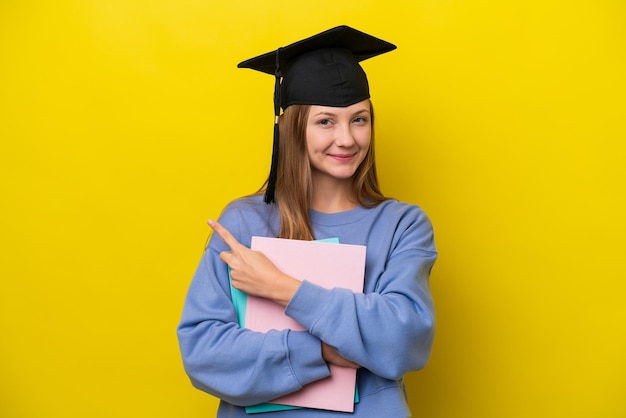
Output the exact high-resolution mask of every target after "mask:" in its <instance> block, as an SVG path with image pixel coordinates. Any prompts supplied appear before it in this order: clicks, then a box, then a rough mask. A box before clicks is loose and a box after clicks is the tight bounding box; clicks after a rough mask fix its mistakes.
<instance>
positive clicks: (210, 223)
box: [207, 219, 215, 228]
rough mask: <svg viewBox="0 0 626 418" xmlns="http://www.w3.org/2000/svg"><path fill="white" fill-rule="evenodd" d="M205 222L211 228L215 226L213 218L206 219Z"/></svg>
mask: <svg viewBox="0 0 626 418" xmlns="http://www.w3.org/2000/svg"><path fill="white" fill-rule="evenodd" d="M207 223H208V224H209V226H210V227H211V228H213V227H214V226H215V221H214V220H213V219H209V220H208V221H207Z"/></svg>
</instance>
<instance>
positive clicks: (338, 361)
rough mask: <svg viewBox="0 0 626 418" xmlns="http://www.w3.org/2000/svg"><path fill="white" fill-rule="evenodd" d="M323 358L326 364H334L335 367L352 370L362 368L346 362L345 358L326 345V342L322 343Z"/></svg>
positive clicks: (348, 361) (351, 362)
mask: <svg viewBox="0 0 626 418" xmlns="http://www.w3.org/2000/svg"><path fill="white" fill-rule="evenodd" d="M322 357H323V358H324V360H325V361H326V363H330V364H334V365H335V366H340V367H350V368H352V369H359V368H361V366H359V365H358V364H356V363H355V362H353V361H350V360H346V359H345V358H343V357H341V356H340V355H339V354H338V353H337V352H336V351H335V349H334V348H332V347H331V346H329V345H328V344H326V343H325V342H324V341H322Z"/></svg>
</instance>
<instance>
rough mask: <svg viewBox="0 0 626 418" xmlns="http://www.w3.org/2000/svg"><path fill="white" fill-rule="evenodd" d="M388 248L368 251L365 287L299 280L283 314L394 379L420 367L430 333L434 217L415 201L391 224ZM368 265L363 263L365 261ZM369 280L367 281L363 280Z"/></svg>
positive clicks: (429, 344) (425, 357)
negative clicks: (352, 288) (351, 288)
mask: <svg viewBox="0 0 626 418" xmlns="http://www.w3.org/2000/svg"><path fill="white" fill-rule="evenodd" d="M388 231H389V233H388V238H389V239H388V240H387V238H386V237H385V236H380V237H377V239H378V241H384V242H386V243H387V244H386V245H388V246H389V248H388V252H387V253H384V252H381V251H370V249H369V248H368V253H367V254H368V255H367V256H368V258H370V257H373V258H374V260H369V261H368V266H370V267H371V268H370V269H369V271H366V282H367V281H368V280H370V281H373V282H374V284H373V285H372V286H369V287H370V289H369V291H367V292H366V293H364V294H359V293H353V292H351V291H349V290H347V289H341V288H335V289H324V288H322V287H320V286H317V285H315V284H312V283H310V282H306V281H305V282H303V283H302V285H301V286H300V287H299V289H298V291H297V292H296V294H295V296H294V297H293V298H292V300H291V301H290V303H289V305H288V306H287V308H286V311H285V312H286V314H287V315H289V316H291V317H292V318H293V319H295V320H296V321H298V322H299V323H301V324H302V325H303V326H304V327H306V328H307V329H308V330H309V332H310V333H311V334H313V335H314V336H316V337H318V338H319V339H320V340H322V341H324V342H326V343H327V344H329V345H331V346H332V347H334V348H335V349H336V350H337V352H338V353H339V354H340V355H342V356H343V357H345V358H347V359H349V360H351V361H354V362H356V363H358V364H360V365H361V366H363V367H365V368H366V369H368V370H370V371H371V372H373V373H374V374H376V375H378V376H381V377H383V378H386V379H392V380H397V379H400V378H402V376H403V375H404V374H405V373H407V372H409V371H412V370H417V369H420V368H422V367H424V366H425V365H426V363H427V361H428V358H429V356H430V351H431V347H432V342H433V337H434V325H435V314H434V306H433V300H432V296H431V292H430V285H429V276H430V271H431V269H432V266H433V265H434V263H435V260H436V258H437V253H436V251H435V247H434V240H433V230H432V225H431V223H430V221H429V219H428V218H427V217H426V215H425V214H424V213H423V212H422V211H421V210H420V209H419V208H416V209H414V210H412V211H410V213H408V214H406V215H404V216H403V217H402V219H400V220H399V222H398V223H397V225H396V226H395V228H388ZM366 270H367V268H366ZM366 287H367V284H366Z"/></svg>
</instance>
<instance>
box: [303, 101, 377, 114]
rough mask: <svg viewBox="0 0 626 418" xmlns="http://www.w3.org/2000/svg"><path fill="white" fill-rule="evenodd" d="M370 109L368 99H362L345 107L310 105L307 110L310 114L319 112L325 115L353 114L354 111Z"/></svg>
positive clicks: (359, 111) (367, 110)
mask: <svg viewBox="0 0 626 418" xmlns="http://www.w3.org/2000/svg"><path fill="white" fill-rule="evenodd" d="M369 111H370V101H369V100H368V99H366V100H363V101H361V102H358V103H355V104H353V105H350V106H346V107H335V106H319V105H311V110H310V111H309V115H310V116H315V115H319V114H326V115H353V114H355V113H361V112H369Z"/></svg>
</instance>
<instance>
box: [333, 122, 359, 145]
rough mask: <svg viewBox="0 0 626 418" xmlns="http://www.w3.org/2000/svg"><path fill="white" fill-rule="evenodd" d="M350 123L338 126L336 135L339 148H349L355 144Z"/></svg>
mask: <svg viewBox="0 0 626 418" xmlns="http://www.w3.org/2000/svg"><path fill="white" fill-rule="evenodd" d="M351 128H352V127H351V124H350V123H341V124H338V126H337V130H336V135H335V144H336V145H337V146H339V147H343V148H349V147H351V146H352V145H353V144H354V143H355V140H354V135H353V133H352V129H351Z"/></svg>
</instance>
